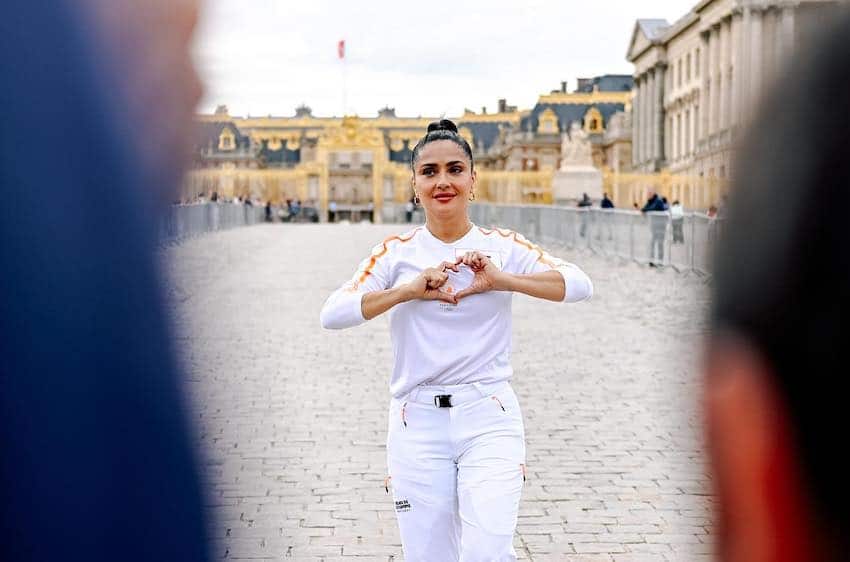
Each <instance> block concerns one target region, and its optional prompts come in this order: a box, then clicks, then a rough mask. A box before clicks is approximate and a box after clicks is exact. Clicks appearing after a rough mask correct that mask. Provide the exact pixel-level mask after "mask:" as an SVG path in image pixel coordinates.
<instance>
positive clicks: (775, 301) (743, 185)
mask: <svg viewBox="0 0 850 562" xmlns="http://www.w3.org/2000/svg"><path fill="white" fill-rule="evenodd" d="M819 9H820V8H819ZM838 13H839V14H842V15H839V16H837V17H832V18H831V19H832V20H833V23H831V24H826V23H824V24H823V25H822V27H821V28H819V30H818V34H817V43H816V44H815V45H814V46H812V47H808V48H806V47H804V46H797V49H798V51H797V52H796V53H795V55H794V57H793V58H792V59H791V61H790V63H788V64H787V67H785V68H784V69H783V71H782V73H781V75H780V76H778V77H777V81H776V84H782V85H783V87H782V88H773V89H770V90H768V94H769V95H768V97H767V98H766V99H765V100H762V101H761V102H760V103H759V105H758V106H757V107H758V108H759V112H758V115H757V116H756V117H755V119H754V122H753V123H752V126H751V127H750V129H749V132H748V134H745V135H744V137H743V144H742V149H741V151H740V153H739V155H738V158H737V164H736V166H735V167H734V169H735V173H734V177H733V179H732V184H731V189H730V192H731V195H730V204H729V207H728V214H727V215H726V217H725V218H724V221H725V222H724V225H723V226H724V229H723V231H722V234H721V236H720V239H719V242H718V245H717V252H716V254H715V261H714V267H713V279H714V282H713V284H712V286H713V299H712V301H713V302H712V311H711V317H710V318H711V331H710V337H709V338H708V345H707V349H706V353H705V354H706V369H705V371H706V377H705V381H704V382H705V393H706V396H705V404H704V410H705V411H706V420H707V438H708V444H709V452H710V467H711V474H712V481H713V482H714V484H715V488H714V489H715V492H716V494H717V504H716V505H717V509H716V512H715V515H716V519H715V529H716V532H714V533H713V534H712V536H714V537H715V538H716V541H717V547H716V550H717V554H718V557H717V559H718V560H719V561H721V562H744V561H746V562H780V561H794V562H843V561H846V560H848V553H850V532H848V531H850V479H848V477H847V475H848V461H847V460H846V457H844V456H843V454H844V445H845V444H846V439H847V426H848V423H847V418H846V417H845V416H846V411H847V394H846V393H845V392H844V391H841V390H840V388H841V385H842V384H843V383H844V382H845V378H846V371H847V365H846V362H847V359H846V357H845V355H844V353H843V352H844V349H845V346H846V345H847V333H848V330H847V319H848V317H849V316H850V260H849V259H848V248H850V230H848V229H847V225H846V224H844V223H843V222H842V221H840V220H837V216H836V213H837V212H838V209H837V208H836V207H835V206H834V205H829V204H827V205H825V204H824V202H837V201H843V200H845V199H846V191H847V186H848V185H850V144H848V142H847V139H848V135H850V120H849V119H848V116H850V98H848V96H846V95H841V96H836V95H835V92H847V91H850V42H848V37H850V17H848V14H847V12H846V11H844V12H838ZM834 15H835V14H834ZM813 107H829V108H830V110H829V111H816V112H812V108H813ZM724 208H725V206H724Z"/></svg>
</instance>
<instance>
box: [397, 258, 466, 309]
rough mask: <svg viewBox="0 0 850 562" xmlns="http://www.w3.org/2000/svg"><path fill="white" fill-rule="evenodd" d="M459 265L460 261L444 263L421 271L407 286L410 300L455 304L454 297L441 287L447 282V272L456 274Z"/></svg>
mask: <svg viewBox="0 0 850 562" xmlns="http://www.w3.org/2000/svg"><path fill="white" fill-rule="evenodd" d="M459 263H460V261H457V262H449V261H444V262H443V263H441V264H440V265H439V266H437V267H429V268H428V269H425V270H424V271H422V273H420V274H419V276H418V277H416V279H414V280H413V281H411V282H410V283H408V284H407V286H408V289H409V291H410V292H409V295H410V300H413V299H422V300H440V301H444V302H448V303H451V304H457V299H456V298H455V296H454V295H453V294H451V293H447V292H446V291H444V290H442V287H443V285H445V284H446V282H447V281H448V280H449V274H448V271H449V270H452V271H454V272H457V271H458V264H459Z"/></svg>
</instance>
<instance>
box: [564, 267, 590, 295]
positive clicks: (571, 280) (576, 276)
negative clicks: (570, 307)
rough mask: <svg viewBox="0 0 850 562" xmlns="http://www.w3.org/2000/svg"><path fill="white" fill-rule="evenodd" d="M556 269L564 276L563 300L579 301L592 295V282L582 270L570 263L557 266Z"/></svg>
mask: <svg viewBox="0 0 850 562" xmlns="http://www.w3.org/2000/svg"><path fill="white" fill-rule="evenodd" d="M557 270H558V272H560V274H561V275H562V276H563V277H564V288H565V289H566V290H565V291H564V300H563V302H581V301H586V300H589V299H590V297H592V296H593V283H592V282H591V281H590V277H588V276H587V274H586V273H585V272H584V271H582V270H581V269H579V268H578V267H577V266H575V265H573V264H571V263H567V264H564V265H561V266H558V268H557Z"/></svg>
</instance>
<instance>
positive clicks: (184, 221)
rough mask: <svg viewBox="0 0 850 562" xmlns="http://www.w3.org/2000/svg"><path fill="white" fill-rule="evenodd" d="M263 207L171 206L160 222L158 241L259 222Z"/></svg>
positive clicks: (222, 205)
mask: <svg viewBox="0 0 850 562" xmlns="http://www.w3.org/2000/svg"><path fill="white" fill-rule="evenodd" d="M264 215H265V209H264V208H263V207H261V206H254V205H234V204H232V203H198V204H193V205H172V206H171V207H169V208H168V211H167V213H166V215H165V216H164V217H163V218H162V221H161V223H160V236H159V238H160V241H161V242H164V243H169V242H179V241H181V240H185V239H186V238H191V237H193V236H198V235H199V234H204V233H206V232H215V231H217V230H227V229H229V228H236V227H238V226H248V225H251V224H257V223H260V222H263V220H264Z"/></svg>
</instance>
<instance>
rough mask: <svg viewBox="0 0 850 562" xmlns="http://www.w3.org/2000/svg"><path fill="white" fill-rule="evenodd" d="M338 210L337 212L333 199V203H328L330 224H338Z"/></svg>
mask: <svg viewBox="0 0 850 562" xmlns="http://www.w3.org/2000/svg"><path fill="white" fill-rule="evenodd" d="M336 210H337V204H336V200H335V199H331V202H330V203H328V220H329V221H330V222H336Z"/></svg>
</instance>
